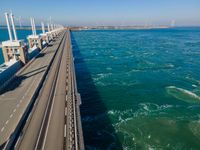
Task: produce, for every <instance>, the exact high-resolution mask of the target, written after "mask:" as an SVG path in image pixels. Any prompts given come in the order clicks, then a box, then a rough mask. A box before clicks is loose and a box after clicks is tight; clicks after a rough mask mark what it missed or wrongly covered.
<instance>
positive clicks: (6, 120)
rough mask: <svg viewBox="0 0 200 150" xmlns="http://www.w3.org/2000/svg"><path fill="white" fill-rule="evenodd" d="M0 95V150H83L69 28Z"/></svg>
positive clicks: (27, 65) (18, 74)
mask: <svg viewBox="0 0 200 150" xmlns="http://www.w3.org/2000/svg"><path fill="white" fill-rule="evenodd" d="M0 92H1V93H0V145H1V146H0V149H20V150H21V149H25V150H26V149H29V150H31V149H38V150H39V149H48V150H51V149H52V150H62V149H67V150H68V149H69V150H84V141H83V135H82V125H81V117H80V109H79V106H80V104H81V98H80V95H79V93H78V91H77V84H76V75H75V69H74V59H73V53H72V48H71V38H70V31H69V29H64V30H63V31H62V32H59V34H58V35H57V36H56V38H54V40H52V41H51V42H50V43H49V44H48V46H47V47H46V48H44V49H42V50H41V52H40V53H39V54H38V55H37V56H36V57H35V58H34V59H32V60H31V61H29V62H28V63H27V64H26V65H25V66H24V67H23V68H22V69H21V70H20V71H18V72H17V74H16V75H15V76H14V77H13V78H12V80H11V81H10V83H9V84H7V85H6V86H5V87H4V88H3V90H1V91H0Z"/></svg>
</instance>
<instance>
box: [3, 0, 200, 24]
mask: <svg viewBox="0 0 200 150" xmlns="http://www.w3.org/2000/svg"><path fill="white" fill-rule="evenodd" d="M39 5H40V6H39ZM9 10H12V11H13V13H14V14H15V16H16V17H19V16H22V21H23V24H29V19H28V18H29V17H31V16H32V17H35V19H36V22H37V23H39V22H40V21H41V20H43V21H45V22H47V21H48V19H49V17H50V16H52V20H53V21H54V22H56V23H62V24H65V25H169V24H170V22H171V21H172V20H175V24H176V25H184V26H194V25H198V26H200V0H29V1H27V0H0V24H4V23H5V21H4V20H5V18H4V15H3V14H4V12H5V11H9Z"/></svg>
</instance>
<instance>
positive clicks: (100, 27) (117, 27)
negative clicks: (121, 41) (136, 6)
mask: <svg viewBox="0 0 200 150" xmlns="http://www.w3.org/2000/svg"><path fill="white" fill-rule="evenodd" d="M165 28H170V26H93V27H88V26H85V27H70V29H71V30H91V29H112V30H115V29H116V30H119V29H165Z"/></svg>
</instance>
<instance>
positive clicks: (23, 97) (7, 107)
mask: <svg viewBox="0 0 200 150" xmlns="http://www.w3.org/2000/svg"><path fill="white" fill-rule="evenodd" d="M61 39H62V35H61V36H59V37H58V38H57V39H56V40H55V41H54V42H52V43H51V44H50V46H49V47H47V48H46V49H45V50H44V51H43V52H42V53H41V54H39V55H38V57H37V58H36V59H35V60H34V61H33V62H32V63H30V65H28V66H27V67H26V68H25V69H24V70H23V71H21V72H20V73H18V74H17V76H16V78H15V79H14V80H13V81H12V83H11V84H9V85H8V86H7V87H6V89H5V90H4V91H3V92H1V95H0V145H3V144H5V142H6V141H7V140H8V139H9V136H10V135H11V134H12V133H13V131H14V130H15V128H16V126H17V124H18V123H19V120H20V119H21V117H22V115H23V113H24V112H25V110H26V108H27V106H28V104H29V103H30V101H31V99H32V97H33V95H34V93H35V91H36V89H37V87H38V86H39V83H40V82H41V80H42V78H43V76H44V74H45V72H46V70H47V67H48V65H49V63H50V61H51V60H52V58H53V56H54V54H55V50H56V49H57V48H58V46H59V44H60V41H61Z"/></svg>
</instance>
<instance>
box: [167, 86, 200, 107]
mask: <svg viewBox="0 0 200 150" xmlns="http://www.w3.org/2000/svg"><path fill="white" fill-rule="evenodd" d="M166 90H167V93H168V94H169V95H171V96H173V97H175V98H177V99H179V100H182V101H185V102H188V103H200V97H199V96H198V95H197V94H195V93H193V92H191V91H189V90H186V89H182V88H178V87H176V86H168V87H166Z"/></svg>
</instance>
